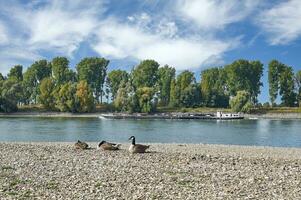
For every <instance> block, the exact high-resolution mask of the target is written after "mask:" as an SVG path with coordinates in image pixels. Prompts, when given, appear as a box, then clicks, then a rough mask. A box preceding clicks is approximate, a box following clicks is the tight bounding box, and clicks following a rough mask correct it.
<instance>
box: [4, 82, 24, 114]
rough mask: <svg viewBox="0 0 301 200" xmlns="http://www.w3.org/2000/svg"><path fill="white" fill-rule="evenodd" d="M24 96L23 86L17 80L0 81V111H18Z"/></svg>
mask: <svg viewBox="0 0 301 200" xmlns="http://www.w3.org/2000/svg"><path fill="white" fill-rule="evenodd" d="M22 95H23V89H22V85H21V84H20V83H19V82H17V81H16V80H12V79H8V80H5V81H0V111H1V112H13V111H17V109H18V103H19V102H20V101H21V98H22Z"/></svg>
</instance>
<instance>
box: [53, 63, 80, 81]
mask: <svg viewBox="0 0 301 200" xmlns="http://www.w3.org/2000/svg"><path fill="white" fill-rule="evenodd" d="M51 66H52V76H53V79H54V80H55V82H56V84H57V85H62V84H64V83H67V82H69V81H71V82H75V81H76V73H75V72H73V71H72V70H71V69H69V60H68V59H67V58H66V57H55V58H53V59H52V61H51Z"/></svg>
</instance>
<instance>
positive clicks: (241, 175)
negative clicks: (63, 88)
mask: <svg viewBox="0 0 301 200" xmlns="http://www.w3.org/2000/svg"><path fill="white" fill-rule="evenodd" d="M89 145H91V146H92V147H95V146H96V143H89ZM151 145H152V146H151V148H150V151H151V152H150V153H146V154H140V155H137V154H136V155H131V154H129V153H128V152H127V150H125V149H127V147H128V144H124V145H122V150H120V151H117V152H103V151H101V150H97V149H94V148H92V149H90V150H84V151H80V150H75V149H73V144H71V143H0V149H1V150H0V199H300V198H301V149H294V148H291V149H285V148H265V147H244V146H224V145H190V144H189V145H178V144H151Z"/></svg>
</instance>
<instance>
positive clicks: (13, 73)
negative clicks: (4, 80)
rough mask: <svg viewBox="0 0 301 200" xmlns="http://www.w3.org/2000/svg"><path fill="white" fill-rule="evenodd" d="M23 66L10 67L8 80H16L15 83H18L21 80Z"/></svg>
mask: <svg viewBox="0 0 301 200" xmlns="http://www.w3.org/2000/svg"><path fill="white" fill-rule="evenodd" d="M22 71H23V66H22V65H16V66H14V67H12V68H11V69H10V71H9V73H8V74H7V77H8V79H11V80H16V81H17V82H20V81H22V80H23V73H22Z"/></svg>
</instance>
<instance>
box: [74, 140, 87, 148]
mask: <svg viewBox="0 0 301 200" xmlns="http://www.w3.org/2000/svg"><path fill="white" fill-rule="evenodd" d="M74 147H75V149H88V147H89V145H88V144H87V143H85V142H82V141H80V140H77V142H76V143H75V144H74Z"/></svg>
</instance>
